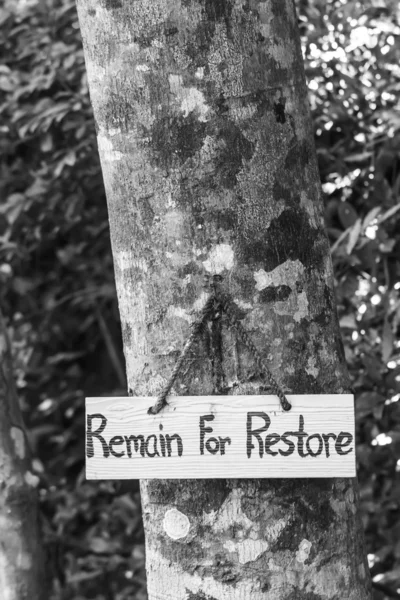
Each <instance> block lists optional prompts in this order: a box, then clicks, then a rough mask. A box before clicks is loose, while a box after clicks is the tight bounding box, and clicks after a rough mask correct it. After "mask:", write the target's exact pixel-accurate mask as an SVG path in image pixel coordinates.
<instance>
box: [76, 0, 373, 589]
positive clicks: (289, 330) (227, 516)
mask: <svg viewBox="0 0 400 600" xmlns="http://www.w3.org/2000/svg"><path fill="white" fill-rule="evenodd" d="M78 10H79V17H80V24H81V29H82V34H83V40H84V50H85V57H86V64H87V73H88V80H89V87H90V94H91V100H92V104H93V108H94V114H95V119H96V123H97V132H98V146H99V152H100V157H101V161H102V169H103V175H104V181H105V185H106V192H107V197H108V203H109V214H110V227H111V238H112V247H113V256H114V265H115V274H116V282H117V289H118V298H119V307H120V314H121V322H122V330H123V340H124V351H125V357H126V365H127V376H128V385H129V390H130V393H131V394H133V395H156V394H157V393H158V392H159V391H160V389H161V387H162V385H163V384H164V383H165V381H166V380H167V378H168V377H169V375H170V373H171V370H172V368H173V365H174V361H175V360H176V357H177V356H178V354H179V351H180V350H181V349H182V347H183V345H184V342H185V339H186V338H187V336H188V335H189V329H190V323H191V322H192V321H193V319H194V318H195V316H196V314H197V313H198V311H199V310H200V309H201V307H202V306H203V304H204V302H205V299H206V297H207V294H206V291H205V290H204V288H203V283H204V274H209V275H213V274H218V275H220V276H221V277H222V284H221V286H222V289H223V290H224V292H225V293H228V294H229V295H230V296H231V297H232V299H233V300H234V302H235V304H236V305H237V316H238V318H239V319H241V321H242V324H243V325H244V327H245V328H246V329H247V330H248V332H249V333H250V334H251V336H252V339H253V340H254V342H255V344H256V345H257V347H258V348H259V350H260V351H261V352H262V354H263V356H264V359H265V361H266V362H267V364H269V365H270V368H271V370H272V372H273V373H274V376H275V378H276V379H277V380H278V381H279V383H280V384H281V386H282V387H283V388H284V389H285V390H287V391H288V392H291V393H298V394H300V393H303V394H305V393H342V392H345V391H348V389H349V378H348V373H347V370H346V365H345V359H344V354H343V348H342V342H341V338H340V331H339V327H338V322H337V316H336V308H335V299H334V291H333V282H332V266H331V260H330V252H329V245H328V241H327V238H326V235H325V231H324V226H323V217H322V202H321V191H320V182H319V175H318V168H317V162H316V156H315V149H314V143H313V134H312V128H311V122H310V114H309V107H308V101H307V88H306V83H305V77H304V70H303V63H302V55H301V48H300V42H299V35H298V28H297V20H296V14H295V9H294V5H293V2H292V0H264V1H259V0H242V1H241V2H234V1H233V0H151V2H149V1H148V0H135V2H132V1H130V0H78ZM220 329H222V331H219V330H220ZM221 336H222V337H221ZM207 337H208V339H207ZM196 352H197V353H196V354H194V355H193V357H192V360H191V361H190V362H189V364H188V365H187V368H186V370H185V373H184V374H183V376H182V377H181V379H180V381H179V383H178V384H176V386H175V393H176V394H190V395H196V394H197V395H204V394H211V393H217V392H218V391H220V390H221V389H223V388H225V389H227V390H228V393H232V394H236V393H239V394H242V393H260V392H261V390H262V384H261V382H260V380H258V379H257V378H255V377H254V373H253V364H252V357H251V356H249V354H248V352H247V351H246V349H245V347H243V346H242V345H241V344H240V342H238V341H237V340H236V338H235V336H234V334H233V333H232V332H231V331H229V328H228V327H227V326H226V323H224V322H222V328H221V327H219V328H218V327H214V328H213V331H211V332H210V333H209V335H208V336H207V332H206V333H205V339H204V340H203V342H202V343H201V344H199V345H198V348H197V351H196ZM221 368H222V375H221ZM141 492H142V500H143V514H144V524H145V533H146V548H147V550H146V551H147V575H148V591H149V597H150V600H159V599H161V598H162V599H167V598H171V599H173V600H184V599H185V600H215V599H218V600H220V599H221V600H222V599H223V600H227V599H229V600H239V599H240V600H244V599H246V600H247V599H248V600H250V599H251V600H268V599H270V600H272V599H273V600H278V599H279V600H322V599H328V598H329V599H331V600H332V599H334V600H338V599H339V598H340V599H342V598H346V599H347V600H368V599H369V598H371V595H370V594H371V591H370V581H369V575H368V568H367V564H366V558H365V549H364V545H363V534H362V528H361V523H360V516H359V509H358V501H357V484H356V481H352V480H343V479H323V480H219V481H203V480H201V481H193V480H189V481H172V480H165V481H155V480H146V481H142V482H141ZM188 521H189V524H190V528H189V532H188V533H187V534H186V535H185V536H184V537H183V536H181V532H182V527H181V526H182V523H185V524H187V522H188ZM184 529H185V531H186V528H184Z"/></svg>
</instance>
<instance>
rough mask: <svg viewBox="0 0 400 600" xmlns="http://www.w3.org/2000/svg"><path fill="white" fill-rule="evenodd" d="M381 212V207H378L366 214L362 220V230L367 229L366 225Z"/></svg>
mask: <svg viewBox="0 0 400 600" xmlns="http://www.w3.org/2000/svg"><path fill="white" fill-rule="evenodd" d="M380 212H381V207H380V206H375V208H373V209H372V210H370V211H369V213H367V215H366V216H365V218H364V221H363V225H362V226H363V229H365V228H366V227H368V225H369V224H370V223H371V222H372V221H373V220H374V219H376V217H377V216H378V215H379V213H380Z"/></svg>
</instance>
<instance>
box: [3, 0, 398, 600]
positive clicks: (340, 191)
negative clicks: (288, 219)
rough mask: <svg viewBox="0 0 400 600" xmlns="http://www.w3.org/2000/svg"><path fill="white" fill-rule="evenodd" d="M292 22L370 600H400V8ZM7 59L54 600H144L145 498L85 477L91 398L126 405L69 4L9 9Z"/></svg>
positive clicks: (6, 193)
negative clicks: (336, 321)
mask: <svg viewBox="0 0 400 600" xmlns="http://www.w3.org/2000/svg"><path fill="white" fill-rule="evenodd" d="M298 8H299V12H300V27H301V34H302V41H303V51H304V55H305V60H306V71H307V77H308V81H309V93H310V102H311V107H312V114H313V120H314V128H315V140H316V145H317V151H318V159H319V166H320V172H321V179H322V186H323V190H324V193H325V217H326V225H327V228H328V232H329V236H330V239H331V242H332V257H333V262H334V268H335V277H336V290H337V297H338V305H339V317H340V323H341V326H342V334H343V339H344V344H345V352H346V358H347V362H348V366H349V369H350V372H351V376H352V379H353V385H354V387H355V390H356V419H357V434H358V453H357V454H358V473H359V479H360V484H361V507H362V519H363V523H364V529H365V533H366V539H367V545H368V558H369V562H370V566H371V570H372V574H373V577H374V583H375V588H376V589H375V593H376V599H377V600H383V599H384V598H389V597H397V598H400V593H397V592H396V589H397V588H399V591H400V402H398V400H399V398H400V341H398V337H399V336H398V333H399V324H400V229H399V223H400V210H397V209H400V204H399V203H398V202H399V199H398V196H399V188H400V100H399V98H400V67H399V64H400V47H399V36H400V9H399V8H398V2H397V0H396V1H381V0H366V1H365V2H356V1H347V2H341V1H331V0H328V1H327V0H320V1H316V0H309V1H303V0H300V1H298ZM396 11H397V12H396ZM0 55H1V56H3V57H4V61H3V63H2V64H1V65H0V170H1V172H0V303H1V306H2V309H3V311H4V313H5V316H6V319H7V323H8V326H9V332H10V336H11V338H12V344H13V351H14V360H15V374H16V379H17V385H18V390H19V396H20V399H21V403H22V408H23V412H24V416H25V420H26V422H27V424H28V426H29V435H30V439H31V443H32V447H33V449H34V453H35V456H36V458H35V462H34V466H35V472H36V473H37V475H38V476H39V477H40V498H41V507H42V514H43V526H44V531H45V537H46V544H47V550H48V560H49V564H50V562H51V564H52V567H53V569H54V573H55V590H56V592H55V595H54V599H57V600H60V599H61V598H62V599H63V600H83V599H97V600H124V599H128V598H129V599H133V598H134V599H135V600H141V599H144V598H145V576H144V547H143V531H142V524H141V514H140V500H139V494H138V486H137V482H129V483H128V484H126V483H124V484H120V483H117V482H86V481H85V476H84V419H83V415H84V397H85V395H88V396H89V395H91V396H93V395H118V394H120V395H125V394H126V383H125V374H124V371H125V367H124V360H123V354H122V345H121V335H120V328H119V315H118V307H117V301H116V295H115V287H114V276H113V264H112V255H111V249H110V241H109V230H108V221H107V209H106V201H105V195H104V189H103V182H102V177H101V171H100V166H99V159H98V155H97V148H96V140H95V130H94V122H93V116H92V111H91V107H90V103H89V95H88V87H87V80H86V74H85V66H84V60H83V53H82V47H81V39H80V33H79V25H78V21H77V16H76V10H75V4H74V2H73V1H72V0H47V1H44V0H39V1H37V0H25V1H23V2H22V1H21V0H18V1H17V0H13V1H12V2H7V1H6V2H5V3H3V4H2V7H1V8H0ZM378 588H379V589H378ZM385 589H386V593H385ZM396 594H397V595H396Z"/></svg>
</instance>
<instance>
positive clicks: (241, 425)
mask: <svg viewBox="0 0 400 600" xmlns="http://www.w3.org/2000/svg"><path fill="white" fill-rule="evenodd" d="M155 400H156V399H155V398H131V397H129V398H87V400H86V477H87V478H88V479H151V478H156V479H216V478H230V477H233V478H247V477H251V478H271V477H354V476H355V474H356V470H355V439H354V400H353V396H352V395H350V394H344V395H333V394H331V395H307V396H297V395H292V396H288V400H289V401H290V403H291V404H292V409H291V410H290V411H289V412H285V411H283V410H282V408H281V406H280V404H279V400H278V398H277V397H276V396H195V397H192V396H179V397H171V398H169V400H168V405H167V406H166V407H165V408H164V409H163V410H162V411H161V412H159V413H158V414H157V415H151V414H148V412H147V411H148V408H149V407H150V406H152V405H153V404H154V403H155Z"/></svg>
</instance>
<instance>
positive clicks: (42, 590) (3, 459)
mask: <svg viewBox="0 0 400 600" xmlns="http://www.w3.org/2000/svg"><path fill="white" fill-rule="evenodd" d="M38 483H39V480H38V477H37V476H36V475H34V474H33V473H32V471H31V459H30V454H29V449H28V442H27V438H26V434H25V429H24V425H23V422H22V417H21V413H20V410H19V405H18V398H17V393H16V388H15V383H14V377H13V370H12V360H11V352H10V345H9V340H8V336H7V330H6V326H5V323H4V321H3V318H2V315H1V312H0V532H1V538H0V592H1V593H0V596H1V598H2V600H47V598H48V590H47V586H46V581H47V579H46V577H45V569H44V558H43V557H44V554H43V547H42V542H41V538H40V532H39V515H38V499H37V490H36V487H37V485H38Z"/></svg>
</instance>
